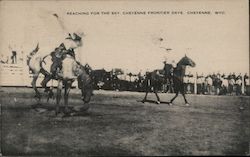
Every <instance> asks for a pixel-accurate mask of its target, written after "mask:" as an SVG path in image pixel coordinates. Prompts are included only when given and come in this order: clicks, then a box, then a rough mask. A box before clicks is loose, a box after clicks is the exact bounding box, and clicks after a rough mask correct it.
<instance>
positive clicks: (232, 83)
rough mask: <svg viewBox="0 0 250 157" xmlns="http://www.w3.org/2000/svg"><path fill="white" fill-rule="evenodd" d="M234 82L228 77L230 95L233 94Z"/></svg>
mask: <svg viewBox="0 0 250 157" xmlns="http://www.w3.org/2000/svg"><path fill="white" fill-rule="evenodd" d="M234 84H235V80H234V79H233V77H232V75H230V76H229V77H228V92H229V94H230V95H232V94H233V89H234Z"/></svg>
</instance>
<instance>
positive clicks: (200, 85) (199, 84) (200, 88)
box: [197, 75, 203, 94]
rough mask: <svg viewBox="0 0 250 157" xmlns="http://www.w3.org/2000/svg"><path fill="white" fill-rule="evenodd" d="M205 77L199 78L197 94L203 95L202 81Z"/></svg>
mask: <svg viewBox="0 0 250 157" xmlns="http://www.w3.org/2000/svg"><path fill="white" fill-rule="evenodd" d="M202 78H203V76H202V75H201V76H197V94H201V93H203V88H202V85H203V80H202Z"/></svg>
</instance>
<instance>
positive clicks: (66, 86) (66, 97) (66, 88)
mask: <svg viewBox="0 0 250 157" xmlns="http://www.w3.org/2000/svg"><path fill="white" fill-rule="evenodd" d="M71 84H72V83H69V82H65V83H64V104H65V113H66V114H68V113H69V107H68V100H69V91H70V87H71Z"/></svg>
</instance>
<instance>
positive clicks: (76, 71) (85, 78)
mask: <svg viewBox="0 0 250 157" xmlns="http://www.w3.org/2000/svg"><path fill="white" fill-rule="evenodd" d="M38 50H39V46H38V45H37V47H36V48H35V49H34V50H33V51H32V52H31V53H30V55H29V57H28V60H27V64H28V66H29V68H30V70H31V71H32V74H33V80H32V83H31V85H32V87H33V89H34V90H35V93H36V94H35V97H37V98H38V100H39V101H40V99H41V94H40V92H39V91H38V89H37V87H36V82H37V79H38V76H39V74H40V73H41V74H43V75H44V76H45V75H51V76H52V74H51V72H50V70H49V69H50V68H49V67H50V66H51V63H49V62H48V61H49V60H51V56H50V55H47V56H45V57H42V56H41V55H39V53H37V52H38ZM87 70H88V69H86V67H85V66H83V65H82V64H81V63H80V62H78V61H76V60H75V59H74V58H73V57H72V56H70V55H66V56H65V58H64V59H63V61H62V68H61V71H60V72H57V74H56V75H57V77H56V78H55V77H53V78H52V79H54V80H57V82H58V85H57V95H56V111H55V113H56V114H58V113H59V112H60V110H59V103H60V100H61V93H62V89H63V87H64V105H65V109H64V112H65V113H69V108H68V96H69V92H70V89H71V86H72V83H73V82H74V81H75V80H77V81H78V88H79V89H80V90H81V94H82V100H83V101H84V104H85V105H86V106H87V107H86V108H85V110H87V109H88V108H89V101H90V99H91V96H92V92H93V88H92V81H91V77H90V75H89V74H88V71H87Z"/></svg>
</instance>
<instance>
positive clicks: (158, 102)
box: [154, 91, 161, 104]
mask: <svg viewBox="0 0 250 157" xmlns="http://www.w3.org/2000/svg"><path fill="white" fill-rule="evenodd" d="M154 93H155V96H156V98H157V101H156V103H157V104H160V103H161V101H160V97H159V96H158V94H157V92H156V91H154Z"/></svg>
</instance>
